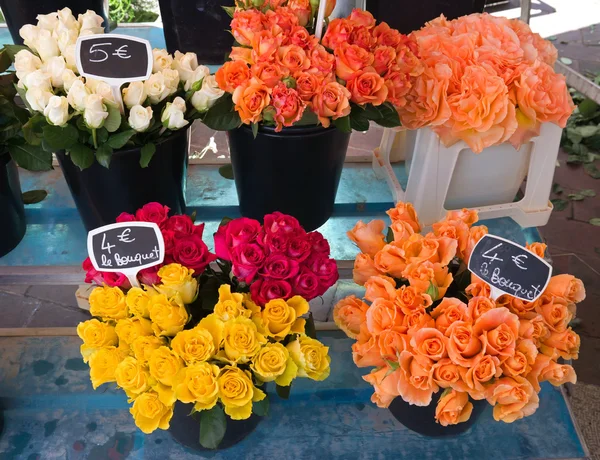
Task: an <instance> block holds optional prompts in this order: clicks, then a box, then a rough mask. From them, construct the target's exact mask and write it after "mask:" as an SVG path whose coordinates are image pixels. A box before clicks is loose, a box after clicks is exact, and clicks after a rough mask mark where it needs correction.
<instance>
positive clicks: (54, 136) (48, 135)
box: [42, 125, 79, 150]
mask: <svg viewBox="0 0 600 460" xmlns="http://www.w3.org/2000/svg"><path fill="white" fill-rule="evenodd" d="M42 132H43V133H44V142H45V143H46V145H47V146H48V147H50V148H51V149H53V150H69V148H71V146H72V145H74V144H75V143H76V142H77V139H78V138H79V131H77V128H76V127H75V126H73V125H67V126H65V127H60V126H51V125H47V126H44V128H43V129H42Z"/></svg>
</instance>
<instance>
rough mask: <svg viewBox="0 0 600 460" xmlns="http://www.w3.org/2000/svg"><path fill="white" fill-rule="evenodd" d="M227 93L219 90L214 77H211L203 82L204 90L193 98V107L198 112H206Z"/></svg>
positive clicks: (196, 93)
mask: <svg viewBox="0 0 600 460" xmlns="http://www.w3.org/2000/svg"><path fill="white" fill-rule="evenodd" d="M224 93H225V91H223V90H222V89H221V88H219V85H218V84H217V81H216V79H215V76H214V75H209V76H207V77H205V78H204V80H203V81H202V88H201V89H200V90H199V91H196V92H195V93H194V95H193V96H192V105H193V106H194V108H195V109H196V110H197V111H198V112H206V111H207V110H208V109H210V108H211V107H212V106H213V105H215V102H217V99H219V98H220V97H221V96H222V95H223V94H224Z"/></svg>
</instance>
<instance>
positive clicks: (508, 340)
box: [473, 308, 519, 358]
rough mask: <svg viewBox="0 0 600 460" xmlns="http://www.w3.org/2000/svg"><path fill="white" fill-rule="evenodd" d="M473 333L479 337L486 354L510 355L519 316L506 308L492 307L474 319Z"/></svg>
mask: <svg viewBox="0 0 600 460" xmlns="http://www.w3.org/2000/svg"><path fill="white" fill-rule="evenodd" d="M473 334H474V335H475V336H477V337H479V339H480V340H481V342H482V343H483V345H484V348H485V352H486V353H487V354H488V355H492V356H498V355H499V356H501V357H503V358H504V357H508V356H512V355H513V354H514V353H515V347H516V341H517V337H518V336H519V317H518V316H517V315H515V314H513V313H511V312H510V311H508V309H507V308H493V309H491V310H490V311H488V312H486V313H484V314H483V315H481V316H480V317H479V318H478V319H477V321H475V324H474V325H473Z"/></svg>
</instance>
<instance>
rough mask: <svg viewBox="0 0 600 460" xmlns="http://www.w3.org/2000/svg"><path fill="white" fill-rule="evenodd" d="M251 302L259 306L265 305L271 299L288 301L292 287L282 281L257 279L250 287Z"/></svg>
mask: <svg viewBox="0 0 600 460" xmlns="http://www.w3.org/2000/svg"><path fill="white" fill-rule="evenodd" d="M250 294H251V295H252V300H253V301H254V302H256V303H257V304H259V305H265V304H266V303H267V302H269V300H273V299H285V300H286V299H289V298H290V297H291V296H292V286H290V283H288V282H287V281H283V280H262V279H259V280H257V281H255V282H254V283H252V286H250Z"/></svg>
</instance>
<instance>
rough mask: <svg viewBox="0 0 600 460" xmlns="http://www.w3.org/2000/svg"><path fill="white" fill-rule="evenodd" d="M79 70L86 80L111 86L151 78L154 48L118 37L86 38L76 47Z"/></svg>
mask: <svg viewBox="0 0 600 460" xmlns="http://www.w3.org/2000/svg"><path fill="white" fill-rule="evenodd" d="M75 57H76V64H77V70H78V71H79V73H80V75H83V76H84V77H86V78H87V77H90V78H95V79H98V80H103V81H105V82H107V83H108V84H109V85H111V86H120V85H122V84H123V83H126V82H130V81H138V80H147V79H148V78H149V77H150V75H152V62H153V59H152V47H151V46H150V42H148V40H144V39H142V38H137V37H131V36H129V35H119V34H98V35H84V36H83V37H79V38H78V40H77V45H76V47H75Z"/></svg>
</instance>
